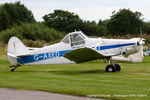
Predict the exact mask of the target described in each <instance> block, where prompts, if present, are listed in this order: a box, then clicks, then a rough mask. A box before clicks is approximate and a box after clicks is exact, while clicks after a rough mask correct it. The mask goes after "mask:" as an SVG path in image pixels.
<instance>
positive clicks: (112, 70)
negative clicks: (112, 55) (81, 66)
mask: <svg viewBox="0 0 150 100" xmlns="http://www.w3.org/2000/svg"><path fill="white" fill-rule="evenodd" d="M105 71H106V72H115V71H116V68H115V66H113V64H109V65H107V66H106V69H105Z"/></svg>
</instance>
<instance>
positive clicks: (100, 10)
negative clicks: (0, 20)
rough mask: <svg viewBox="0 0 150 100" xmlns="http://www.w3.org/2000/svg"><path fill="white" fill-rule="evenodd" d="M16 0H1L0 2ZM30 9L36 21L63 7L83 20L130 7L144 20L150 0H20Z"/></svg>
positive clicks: (96, 18)
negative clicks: (141, 15) (139, 13)
mask: <svg viewBox="0 0 150 100" xmlns="http://www.w3.org/2000/svg"><path fill="white" fill-rule="evenodd" d="M15 1H18V0H1V1H0V4H2V3H6V2H15ZM21 3H23V4H25V6H26V7H27V8H28V9H30V10H31V11H32V12H33V14H34V16H35V18H36V20H37V21H42V17H43V16H44V15H45V14H48V13H52V12H53V10H55V9H63V10H68V11H71V12H74V13H76V14H78V15H79V16H80V17H81V18H82V19H83V20H90V21H92V20H96V21H97V22H98V20H99V19H103V20H104V19H108V18H110V16H111V15H112V12H113V11H119V9H121V8H130V9H131V10H132V11H139V12H141V13H142V14H143V15H144V16H143V17H144V19H145V20H150V13H149V9H150V6H149V5H150V0H21Z"/></svg>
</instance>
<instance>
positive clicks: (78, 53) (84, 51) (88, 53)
mask: <svg viewBox="0 0 150 100" xmlns="http://www.w3.org/2000/svg"><path fill="white" fill-rule="evenodd" d="M63 56H64V57H65V58H67V59H69V60H71V61H75V62H76V63H80V62H85V61H91V60H96V59H102V58H105V57H106V56H104V55H101V54H100V53H98V52H96V51H95V50H93V49H90V48H79V49H75V50H72V51H70V52H67V53H65V54H64V55H63Z"/></svg>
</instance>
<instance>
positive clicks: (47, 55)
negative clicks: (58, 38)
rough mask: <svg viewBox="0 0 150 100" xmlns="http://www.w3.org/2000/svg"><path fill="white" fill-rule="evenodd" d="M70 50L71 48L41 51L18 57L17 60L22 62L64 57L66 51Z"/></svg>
mask: <svg viewBox="0 0 150 100" xmlns="http://www.w3.org/2000/svg"><path fill="white" fill-rule="evenodd" d="M69 51H71V50H63V51H56V52H48V53H41V54H37V55H28V56H22V57H19V58H17V61H18V62H19V63H21V64H25V63H31V62H37V61H41V60H46V59H52V58H57V57H62V56H63V55H64V54H65V53H66V52H69Z"/></svg>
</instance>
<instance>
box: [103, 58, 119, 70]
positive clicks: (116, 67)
mask: <svg viewBox="0 0 150 100" xmlns="http://www.w3.org/2000/svg"><path fill="white" fill-rule="evenodd" d="M106 60H107V61H108V63H109V64H108V65H107V66H106V68H105V71H106V72H116V71H120V70H121V67H120V65H119V64H114V63H113V62H112V58H107V59H106Z"/></svg>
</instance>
